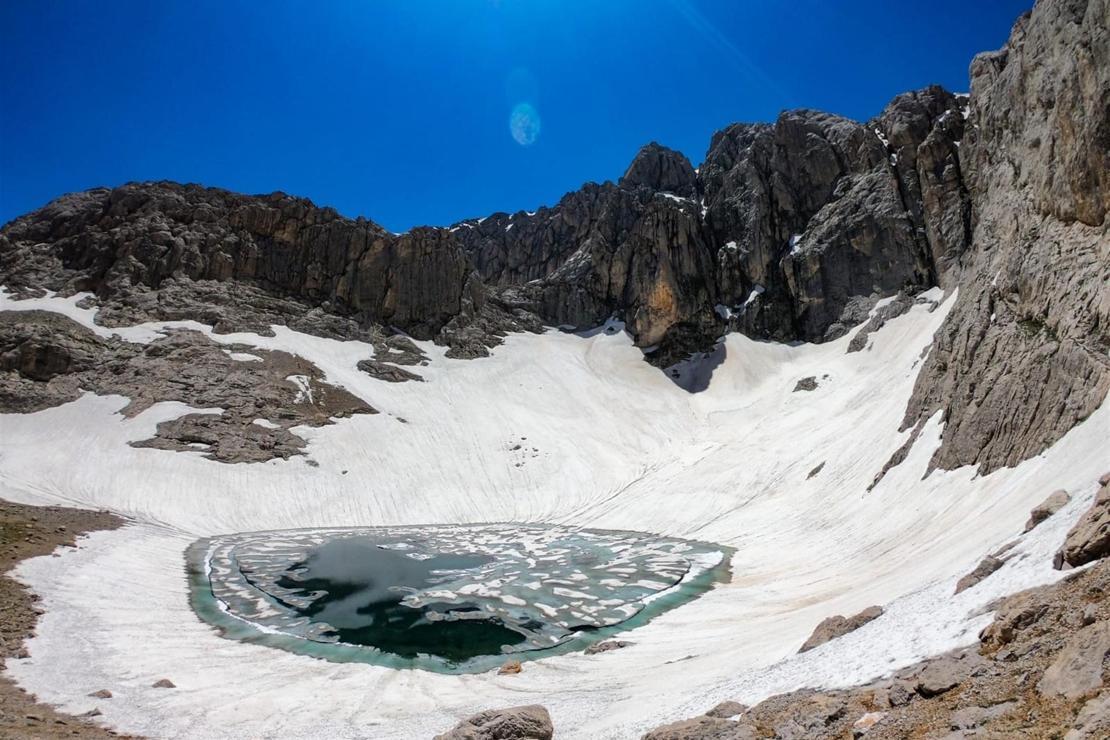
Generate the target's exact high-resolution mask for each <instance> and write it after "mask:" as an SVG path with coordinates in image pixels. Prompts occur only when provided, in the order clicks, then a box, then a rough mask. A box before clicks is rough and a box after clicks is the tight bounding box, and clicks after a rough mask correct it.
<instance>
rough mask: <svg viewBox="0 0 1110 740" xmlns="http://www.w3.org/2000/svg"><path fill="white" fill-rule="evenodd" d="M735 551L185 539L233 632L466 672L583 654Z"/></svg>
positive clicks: (289, 535)
mask: <svg viewBox="0 0 1110 740" xmlns="http://www.w3.org/2000/svg"><path fill="white" fill-rule="evenodd" d="M730 552H731V551H730V550H729V548H725V547H721V546H718V545H713V544H709V543H704V542H696V541H690V540H681V539H676V538H666V537H656V536H654V535H649V534H642V533H638V532H618V531H606V530H591V529H577V528H570V527H559V526H548V525H535V524H528V525H524V524H483V525H465V526H458V525H431V526H407V527H363V528H342V529H298V530H281V531H270V532H249V533H239V534H231V535H222V536H216V537H211V538H205V539H201V540H198V541H197V542H195V543H193V545H192V546H190V547H189V549H188V553H187V559H188V563H189V580H190V597H191V603H192V606H193V609H194V610H195V611H196V613H197V614H198V615H199V616H200V617H201V618H202V619H204V620H205V621H207V622H209V623H211V624H213V625H215V626H216V627H218V628H219V629H220V630H221V632H222V634H223V635H224V636H225V637H228V638H231V639H238V640H243V641H247V642H256V643H261V644H265V645H269V646H272V647H277V648H281V649H284V650H289V651H291V652H295V653H301V654H305V655H311V656H314V657H318V658H324V659H327V660H331V661H336V662H366V663H375V664H380V665H385V666H390V667H394V668H406V667H413V668H422V669H426V670H431V671H437V672H443V673H471V672H478V671H484V670H489V669H490V668H493V667H496V666H498V665H501V664H502V663H503V661H504V660H505V659H506V657H507V656H508V657H512V658H514V659H519V660H528V659H532V658H540V657H546V656H548V655H551V654H553V653H555V652H570V651H574V650H581V649H583V648H585V647H588V646H589V645H591V644H593V643H596V642H597V641H599V640H601V639H602V638H604V637H607V636H609V635H612V634H614V633H616V632H618V631H622V630H625V629H629V628H631V627H635V626H637V625H639V624H643V623H644V622H646V621H648V620H649V619H651V618H652V617H653V616H655V615H657V614H660V613H662V612H664V611H667V610H668V609H671V608H673V607H675V606H678V605H680V604H682V603H684V602H687V601H689V600H691V599H693V598H696V597H697V596H698V595H700V594H702V593H704V592H705V591H706V590H708V589H709V588H711V587H712V585H713V584H714V583H716V582H718V581H720V580H721V579H722V578H723V577H725V576H726V575H727V572H728V560H729V555H730Z"/></svg>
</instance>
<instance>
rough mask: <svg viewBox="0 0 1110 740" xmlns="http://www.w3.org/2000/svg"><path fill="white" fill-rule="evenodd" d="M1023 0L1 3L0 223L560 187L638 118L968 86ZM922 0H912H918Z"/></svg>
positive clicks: (596, 176) (408, 223)
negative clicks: (215, 193) (67, 196)
mask: <svg viewBox="0 0 1110 740" xmlns="http://www.w3.org/2000/svg"><path fill="white" fill-rule="evenodd" d="M1030 5H1031V0H989V1H987V2H981V3H970V4H969V3H960V2H956V1H955V0H937V1H936V2H933V3H930V4H928V6H927V7H926V6H924V4H888V3H882V2H863V1H862V0H843V1H842V2H837V3H828V2H824V1H819V0H797V1H796V2H792V3H786V2H782V3H777V2H738V1H736V0H733V1H732V2H728V1H726V0H642V1H640V2H638V1H636V0H610V1H609V2H605V3H589V2H585V0H581V1H578V0H572V1H567V2H559V1H558V0H470V1H461V0H460V1H459V2H446V1H443V2H434V1H433V0H407V1H404V2H402V1H401V0H397V1H395V2H385V1H383V2H376V3H360V2H356V1H355V0H334V1H333V2H328V3H322V4H319V6H318V7H310V6H308V5H304V4H298V3H295V2H292V1H291V0H280V1H275V2H272V3H265V4H262V3H250V2H245V1H243V0H227V1H226V2H220V1H219V0H197V1H196V2H189V3H186V2H181V1H179V0H167V1H166V2H160V3H145V2H139V1H138V0H117V1H116V2H113V3H109V4H103V5H102V4H97V3H92V2H87V1H84V0H59V1H58V2H52V3H40V2H34V1H32V0H19V1H14V0H13V1H11V2H6V3H3V4H0V223H5V222H7V221H9V220H11V219H12V218H15V217H17V216H19V215H22V214H23V213H26V212H28V211H30V210H33V209H35V208H39V207H41V206H43V205H45V204H46V203H47V202H48V201H49V200H51V199H53V198H55V197H57V196H59V195H62V194H63V193H66V192H72V191H75V190H82V189H86V188H89V187H94V186H98V185H108V186H114V185H119V184H122V183H124V182H128V181H139V180H162V179H168V180H177V181H183V182H198V183H201V184H204V185H210V186H215V187H222V188H227V189H229V190H235V191H240V192H247V193H268V192H273V191H276V190H280V191H284V192H287V193H290V194H293V195H297V196H303V197H307V198H310V199H311V200H313V201H314V202H316V203H317V204H319V205H328V206H332V207H334V208H336V209H337V210H338V211H339V212H341V213H343V214H344V215H348V216H352V217H353V216H365V217H367V218H370V219H372V220H374V221H376V222H377V223H380V224H382V225H383V226H385V227H386V228H389V229H391V230H394V231H404V230H407V229H408V228H410V227H412V226H416V225H447V224H450V223H453V222H456V221H459V220H462V219H465V218H470V217H478V216H484V215H487V214H489V213H492V212H495V211H508V212H514V211H517V210H533V209H535V208H536V207H538V206H541V205H552V204H554V203H555V202H557V201H558V199H559V198H560V197H561V196H562V195H563V194H564V193H566V192H568V191H571V190H574V189H576V188H578V187H579V186H580V185H581V184H582V183H584V182H586V181H591V180H592V181H604V180H616V179H617V178H619V177H620V175H621V174H622V173H623V171H624V169H625V167H627V165H628V163H629V162H630V161H631V159H632V157H633V156H634V155H635V153H636V151H637V150H638V149H639V147H640V146H642V145H643V144H646V143H647V142H649V141H652V140H654V141H658V142H659V143H661V144H663V145H665V146H669V147H671V148H674V149H677V150H679V151H681V152H683V153H684V154H686V156H687V157H689V158H690V160H691V161H692V162H693V163H694V164H695V165H697V164H698V163H699V162H700V161H701V160H702V158H703V156H704V153H705V150H706V148H707V147H708V144H709V140H710V137H711V136H712V134H713V132H714V131H717V130H720V129H721V128H723V127H725V126H727V125H728V124H730V123H733V122H736V121H772V120H774V119H775V117H776V116H777V115H778V113H779V112H780V111H781V110H784V109H791V108H800V107H803V108H813V109H819V110H826V111H829V112H832V113H838V114H841V115H845V116H848V117H850V118H855V119H857V120H866V119H868V118H870V117H872V116H874V115H877V114H878V113H879V112H880V111H881V110H882V108H883V106H884V105H885V104H886V103H887V102H888V101H889V100H890V99H891V98H892V97H893V96H894V95H896V94H898V93H901V92H905V91H907V90H912V89H918V88H921V87H924V86H926V85H928V84H932V83H937V84H941V85H944V86H945V87H947V88H948V89H950V90H953V91H955V92H963V91H966V89H967V86H968V83H967V66H968V63H969V62H970V61H971V58H972V56H973V55H974V54H975V53H977V52H980V51H989V50H993V49H996V48H999V47H1000V46H1001V45H1002V43H1003V42H1004V41H1005V39H1006V38H1007V36H1008V34H1009V31H1010V28H1011V26H1012V24H1013V22H1014V20H1016V19H1017V17H1018V15H1019V14H1020V13H1021V12H1023V11H1024V10H1027V9H1028V7H1029V6H1030ZM918 6H920V7H918Z"/></svg>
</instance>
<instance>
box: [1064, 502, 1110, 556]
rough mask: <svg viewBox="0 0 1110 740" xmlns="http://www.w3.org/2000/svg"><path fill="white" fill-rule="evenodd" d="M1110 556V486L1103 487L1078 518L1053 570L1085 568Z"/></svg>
mask: <svg viewBox="0 0 1110 740" xmlns="http://www.w3.org/2000/svg"><path fill="white" fill-rule="evenodd" d="M1108 554H1110V485H1104V486H1103V487H1102V488H1100V489H1099V491H1098V495H1097V496H1095V502H1094V504H1092V505H1091V508H1090V509H1088V510H1087V511H1086V513H1084V514H1083V516H1081V517H1079V521H1077V522H1076V523H1075V526H1074V527H1072V529H1071V531H1070V532H1068V536H1067V539H1065V540H1064V546H1063V547H1062V548H1060V552H1059V553H1057V556H1056V561H1055V562H1054V565H1055V567H1056V568H1057V570H1059V569H1060V568H1061V567H1062V566H1063V564H1064V563H1067V564H1068V565H1071V566H1077V565H1084V564H1086V563H1090V562H1092V561H1094V560H1098V559H1099V558H1103V557H1106V556H1107V555H1108Z"/></svg>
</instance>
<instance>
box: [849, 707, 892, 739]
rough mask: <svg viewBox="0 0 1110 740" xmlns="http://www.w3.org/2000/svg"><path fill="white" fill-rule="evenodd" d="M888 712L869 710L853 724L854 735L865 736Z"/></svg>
mask: <svg viewBox="0 0 1110 740" xmlns="http://www.w3.org/2000/svg"><path fill="white" fill-rule="evenodd" d="M885 716H886V712H868V713H867V714H865V715H863V716H862V717H860V718H859V719H857V720H856V721H855V724H853V725H852V737H863V736H864V735H866V734H867V731H868V730H870V729H871V728H872V727H874V726H875V725H876V724H878V723H879V722H880V721H881V720H882V718H883V717H885Z"/></svg>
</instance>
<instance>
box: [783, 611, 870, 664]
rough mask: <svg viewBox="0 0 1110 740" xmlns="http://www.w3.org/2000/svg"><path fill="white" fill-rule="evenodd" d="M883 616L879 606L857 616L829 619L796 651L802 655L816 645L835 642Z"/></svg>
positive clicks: (815, 629) (836, 616)
mask: <svg viewBox="0 0 1110 740" xmlns="http://www.w3.org/2000/svg"><path fill="white" fill-rule="evenodd" d="M882 615H883V608H882V607H881V606H869V607H867V608H866V609H864V610H863V611H861V612H860V613H858V614H854V615H852V616H850V617H843V616H841V615H839V614H837V615H835V616H832V617H829V618H827V619H825V620H824V621H822V622H821V624H819V625H817V627H816V628H814V630H813V634H812V635H810V636H809V639H807V640H806V641H805V642H804V643H802V647H801V648H800V649H799V650H798V652H799V653H804V652H806V651H807V650H812V649H813V648H815V647H817V646H818V645H824V644H825V643H826V642H828V641H829V640H835V639H836V638H838V637H842V636H844V635H846V634H848V633H849V632H854V631H855V630H858V629H859V628H860V627H862V626H863V625H865V624H867V623H868V622H871V621H874V620H876V619H878V618H879V617H881V616H882Z"/></svg>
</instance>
